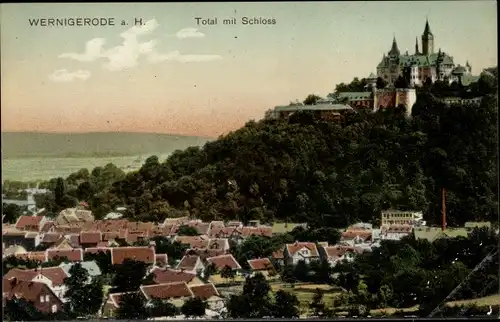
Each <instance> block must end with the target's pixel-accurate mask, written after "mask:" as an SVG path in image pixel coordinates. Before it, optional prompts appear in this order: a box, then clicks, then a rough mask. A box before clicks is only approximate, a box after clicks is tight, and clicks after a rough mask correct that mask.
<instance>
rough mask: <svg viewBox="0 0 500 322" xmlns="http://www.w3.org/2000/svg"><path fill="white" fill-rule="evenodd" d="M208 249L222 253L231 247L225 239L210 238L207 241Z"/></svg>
mask: <svg viewBox="0 0 500 322" xmlns="http://www.w3.org/2000/svg"><path fill="white" fill-rule="evenodd" d="M207 248H209V249H221V250H222V251H223V252H224V253H225V252H228V251H229V248H231V246H230V245H229V239H227V238H211V239H210V240H209V241H208V247H207Z"/></svg>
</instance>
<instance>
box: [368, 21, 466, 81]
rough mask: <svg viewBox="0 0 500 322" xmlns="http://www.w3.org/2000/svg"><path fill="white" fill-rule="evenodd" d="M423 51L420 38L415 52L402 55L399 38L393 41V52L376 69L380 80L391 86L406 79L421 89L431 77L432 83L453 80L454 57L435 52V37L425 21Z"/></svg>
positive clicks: (416, 43) (385, 56)
mask: <svg viewBox="0 0 500 322" xmlns="http://www.w3.org/2000/svg"><path fill="white" fill-rule="evenodd" d="M421 40H422V49H421V50H420V49H419V43H418V38H417V39H416V42H415V52H414V53H413V54H411V55H410V54H408V51H406V52H405V53H404V54H402V53H401V52H400V50H399V48H398V44H397V42H396V37H394V38H393V41H392V47H391V50H390V51H389V52H388V53H387V55H386V54H384V55H383V57H382V60H381V62H380V63H379V64H378V66H377V77H380V78H382V79H383V80H384V81H386V82H387V83H389V84H394V82H395V81H396V80H397V79H398V78H399V77H400V76H402V77H404V78H406V80H407V81H408V82H409V84H410V86H420V85H422V84H424V83H425V82H426V80H427V79H428V78H429V79H430V80H431V81H432V82H435V81H436V80H441V81H445V80H448V81H450V82H451V81H452V80H454V78H455V77H454V76H453V73H452V72H453V70H454V69H455V67H457V66H455V63H454V62H453V57H452V56H450V55H448V54H447V53H445V52H442V51H441V49H439V50H438V51H437V52H436V51H435V49H434V45H435V38H434V34H433V33H432V31H431V28H430V26H429V21H426V23H425V28H424V32H423V34H422V37H421ZM464 68H465V70H466V72H467V73H469V74H470V73H471V66H470V65H469V63H468V62H467V63H466V65H465V67H464Z"/></svg>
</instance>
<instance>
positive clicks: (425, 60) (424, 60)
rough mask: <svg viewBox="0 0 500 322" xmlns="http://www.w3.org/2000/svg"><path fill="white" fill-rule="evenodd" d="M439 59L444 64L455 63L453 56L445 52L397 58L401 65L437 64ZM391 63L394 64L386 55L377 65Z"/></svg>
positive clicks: (381, 65)
mask: <svg viewBox="0 0 500 322" xmlns="http://www.w3.org/2000/svg"><path fill="white" fill-rule="evenodd" d="M440 55H441V57H440ZM439 59H440V60H441V64H443V65H454V63H453V57H451V56H449V55H447V54H445V53H441V54H440V53H434V54H430V55H400V56H399V57H398V59H397V63H398V65H399V66H412V65H417V66H419V67H424V66H436V65H437V63H438V60H439ZM394 62H396V61H394ZM390 65H392V64H391V60H390V59H388V58H387V57H386V58H382V61H381V62H380V63H379V64H378V66H377V67H387V66H390Z"/></svg>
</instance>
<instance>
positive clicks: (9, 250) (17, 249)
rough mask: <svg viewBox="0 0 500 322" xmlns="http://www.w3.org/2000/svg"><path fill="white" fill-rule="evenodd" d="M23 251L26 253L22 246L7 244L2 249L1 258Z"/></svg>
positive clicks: (22, 252)
mask: <svg viewBox="0 0 500 322" xmlns="http://www.w3.org/2000/svg"><path fill="white" fill-rule="evenodd" d="M25 253H27V250H26V248H24V247H23V246H9V247H7V248H5V249H3V251H2V258H6V257H9V256H14V255H16V254H25Z"/></svg>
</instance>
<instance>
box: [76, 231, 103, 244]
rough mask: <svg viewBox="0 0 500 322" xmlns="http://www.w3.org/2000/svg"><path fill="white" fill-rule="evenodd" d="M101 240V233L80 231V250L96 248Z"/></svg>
mask: <svg viewBox="0 0 500 322" xmlns="http://www.w3.org/2000/svg"><path fill="white" fill-rule="evenodd" d="M101 240H102V233H101V232H100V231H81V232H80V245H81V247H82V248H87V247H96V246H97V244H99V242H101Z"/></svg>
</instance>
